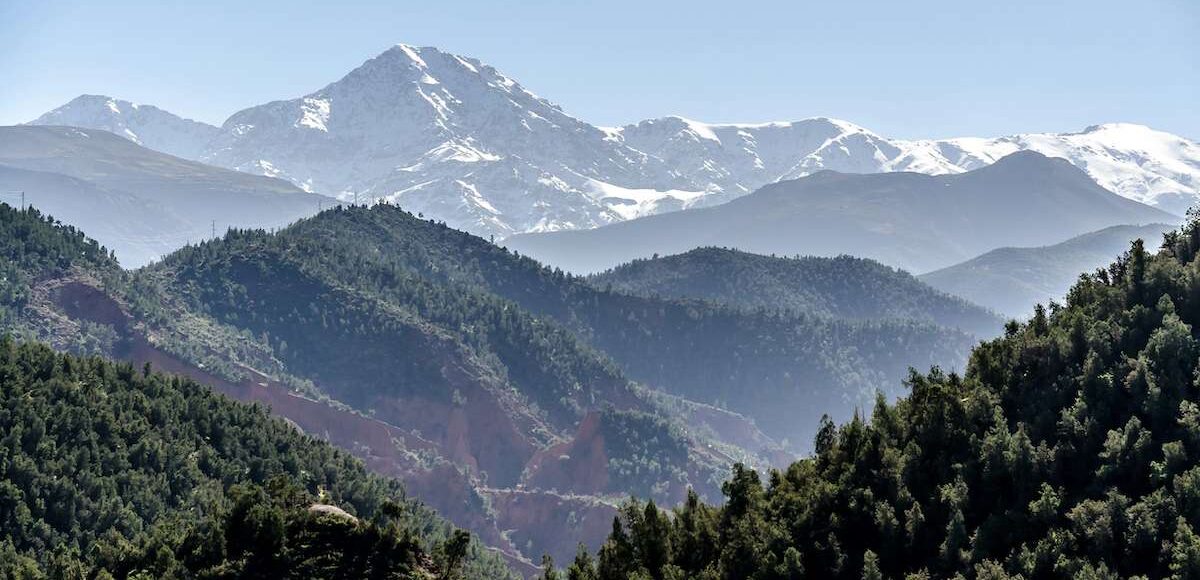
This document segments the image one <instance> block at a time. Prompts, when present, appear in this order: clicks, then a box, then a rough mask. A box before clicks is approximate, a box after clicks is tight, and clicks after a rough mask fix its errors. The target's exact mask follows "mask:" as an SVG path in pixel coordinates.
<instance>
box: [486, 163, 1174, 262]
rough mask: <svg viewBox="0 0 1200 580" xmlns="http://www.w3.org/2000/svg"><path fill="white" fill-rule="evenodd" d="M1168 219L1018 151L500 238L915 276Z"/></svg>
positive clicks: (546, 258) (535, 253)
mask: <svg viewBox="0 0 1200 580" xmlns="http://www.w3.org/2000/svg"><path fill="white" fill-rule="evenodd" d="M1175 219H1176V218H1175V217H1174V216H1172V215H1170V214H1167V213H1165V212H1163V211H1161V210H1158V209H1155V208H1152V207H1149V206H1147V205H1144V204H1141V203H1138V202H1135V201H1132V200H1129V199H1126V198H1123V197H1121V196H1118V195H1116V194H1114V193H1112V192H1110V191H1108V190H1106V189H1104V188H1103V187H1100V186H1099V185H1097V184H1096V183H1095V182H1094V181H1092V180H1091V179H1090V178H1089V177H1088V175H1087V174H1086V173H1084V172H1083V171H1081V170H1079V169H1078V168H1076V167H1074V166H1073V165H1071V164H1070V163H1068V162H1067V161H1065V160H1063V159H1051V158H1048V157H1046V156H1044V155H1041V154H1038V153H1034V152H1031V151H1026V152H1019V153H1014V154H1012V155H1009V156H1008V157H1005V158H1004V159H1001V160H1000V161H997V162H996V163H995V164H993V165H989V166H986V167H983V168H980V169H976V170H974V171H970V172H967V173H963V174H958V175H924V174H918V173H877V174H863V175H856V174H846V173H837V172H833V171H822V172H819V173H816V174H814V175H810V176H808V177H804V178H800V179H796V180H791V181H784V182H779V183H776V184H772V185H768V186H765V187H763V188H762V189H760V190H758V191H756V192H754V193H752V194H750V195H746V196H744V197H741V198H738V199H736V200H734V201H731V202H729V203H726V204H723V205H719V206H715V207H710V208H701V209H695V210H689V211H683V212H675V213H669V214H663V215H657V216H650V217H646V218H642V219H638V220H633V221H629V222H624V223H620V224H615V225H612V226H608V227H604V228H598V229H595V230H590V231H573V232H552V233H542V234H526V235H520V236H513V237H512V238H509V239H507V240H505V245H506V246H508V247H509V248H511V249H513V250H516V251H519V252H521V253H523V254H526V255H529V256H532V257H534V258H535V259H538V260H540V261H543V262H545V263H548V264H552V265H555V266H559V267H562V268H565V269H567V270H570V271H573V272H581V273H588V272H597V271H600V270H604V269H606V268H610V267H613V266H615V265H617V264H620V263H622V262H627V261H629V260H633V259H637V258H648V257H651V256H653V255H654V254H664V255H665V254H675V253H680V252H684V251H687V250H690V249H692V248H696V247H700V246H723V247H729V248H735V249H739V250H743V251H748V252H754V253H759V254H780V255H786V256H795V255H816V256H836V255H841V254H850V255H854V256H859V257H865V258H871V259H875V260H878V261H880V262H883V263H884V264H888V265H890V266H895V267H899V268H903V269H905V270H909V271H912V272H917V273H921V272H927V271H930V270H933V269H937V268H942V267H945V266H949V265H951V264H954V263H956V262H960V261H963V260H965V259H967V258H970V257H973V256H975V255H978V254H979V253H982V252H985V251H988V250H991V249H993V248H997V247H1001V246H1011V245H1029V246H1032V245H1044V244H1050V243H1055V242H1058V241H1061V240H1062V239H1064V238H1067V237H1070V236H1074V235H1078V234H1081V233H1085V232H1089V231H1094V230H1097V229H1100V228H1102V227H1107V226H1111V225H1115V224H1129V223H1134V224H1138V223H1153V222H1163V221H1174V220H1175Z"/></svg>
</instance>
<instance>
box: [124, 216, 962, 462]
mask: <svg viewBox="0 0 1200 580" xmlns="http://www.w3.org/2000/svg"><path fill="white" fill-rule="evenodd" d="M156 276H157V279H160V280H165V281H164V282H161V284H163V285H165V287H166V292H167V293H168V294H170V295H173V296H182V297H186V298H187V300H188V301H189V304H190V306H191V308H193V309H196V310H199V311H203V312H205V313H206V314H209V315H211V316H212V317H214V318H215V319H217V320H220V321H222V322H227V323H230V324H233V325H235V326H238V327H242V328H246V329H248V330H250V331H252V332H253V333H254V334H255V335H263V333H266V335H267V336H268V337H269V338H270V340H271V341H272V346H273V348H274V350H275V351H276V352H277V353H280V356H282V357H285V358H288V357H290V360H292V361H293V365H294V366H295V368H297V369H301V368H303V367H304V365H306V364H307V365H316V366H317V367H319V368H313V369H306V370H311V371H312V372H314V373H321V374H322V375H323V376H325V377H329V379H330V380H327V381H326V382H327V383H331V384H332V383H336V382H337V381H338V380H341V378H340V377H345V378H349V377H351V376H352V375H353V374H354V373H355V372H362V371H363V370H364V369H365V368H366V367H364V366H363V364H360V363H359V362H355V363H349V362H348V361H351V360H353V361H363V360H366V363H364V364H367V365H375V364H390V363H391V361H388V360H386V359H385V358H384V357H375V359H374V360H375V362H371V359H370V357H363V356H357V355H358V354H362V353H365V352H368V351H370V350H371V349H373V348H379V347H380V343H379V341H378V340H377V339H378V337H379V336H381V334H380V333H381V332H382V333H387V332H392V330H394V328H393V329H392V330H389V328H391V327H389V325H392V326H395V324H399V322H389V321H398V320H400V319H402V318H405V317H407V319H408V320H409V321H410V322H411V323H428V324H431V325H433V326H435V327H436V328H438V329H440V330H441V331H443V332H445V333H447V334H449V335H451V336H453V337H455V339H457V340H460V341H462V342H463V343H465V344H467V345H469V346H470V347H472V348H473V349H474V350H475V351H476V352H478V353H481V356H482V358H484V359H487V360H492V361H496V362H499V363H500V366H502V367H503V368H504V373H505V374H506V375H507V376H508V377H509V378H510V379H512V380H513V381H514V382H516V383H517V384H520V385H524V387H523V390H527V392H529V393H531V394H532V395H533V398H534V400H535V401H536V402H537V404H538V405H539V406H541V407H542V408H543V409H545V410H547V411H548V412H550V413H551V416H552V417H554V416H557V417H560V418H561V417H566V416H578V413H579V412H580V409H582V408H584V407H587V406H589V405H591V404H593V403H594V402H597V401H602V400H604V399H603V397H604V396H607V397H612V396H613V393H615V392H617V391H621V390H624V389H625V387H624V386H623V384H624V383H625V382H627V381H628V380H630V379H632V380H635V381H639V382H642V383H645V384H646V385H649V386H651V387H657V388H662V389H666V390H667V391H670V392H674V393H676V394H679V395H683V396H686V397H689V398H691V399H694V400H698V401H703V402H710V403H718V404H721V405H723V406H726V407H728V408H730V409H732V410H735V411H738V412H742V413H745V414H747V415H749V416H751V417H753V418H755V419H756V420H757V421H758V423H759V425H760V426H762V427H763V428H764V429H765V430H767V431H768V432H769V433H771V434H773V435H774V436H776V437H777V438H780V439H783V438H788V437H791V438H792V439H793V440H795V438H797V437H800V436H803V437H805V438H807V437H809V436H811V434H812V433H813V432H815V429H816V426H817V425H816V423H817V419H818V418H819V413H816V412H815V411H813V410H814V409H816V408H824V409H828V410H829V412H831V413H835V414H839V415H844V416H849V413H850V410H851V409H852V408H853V407H854V406H855V405H866V404H869V403H870V401H871V394H872V393H873V392H874V391H875V390H877V389H885V390H894V387H893V385H895V384H898V379H899V378H902V377H903V373H904V370H905V369H906V368H907V366H908V365H910V364H917V365H926V366H928V365H929V364H931V363H935V362H944V363H946V364H951V363H953V362H954V361H958V360H960V359H965V355H966V352H967V350H968V349H969V346H970V345H971V344H972V342H973V338H972V337H971V336H970V335H969V334H966V333H963V332H958V331H954V330H947V329H945V328H939V327H937V326H934V325H932V324H928V323H920V322H914V321H911V320H894V321H883V322H862V321H841V320H830V319H827V318H825V317H821V316H814V315H811V314H805V313H794V312H781V311H769V310H758V311H746V310H742V309H740V308H736V307H733V306H723V305H718V304H712V303H708V302H703V301H699V300H673V299H665V298H663V299H655V298H647V297H642V296H634V295H629V294H623V293H619V292H615V291H609V290H602V289H596V288H594V287H593V286H592V285H590V284H589V283H587V282H586V281H585V280H583V279H582V278H578V277H574V276H571V275H568V274H565V273H563V272H562V271H559V270H554V269H550V268H546V267H544V266H542V265H540V264H538V263H537V262H535V261H533V260H531V259H528V258H522V257H520V256H518V255H516V254H514V253H512V252H509V251H507V250H505V249H503V248H501V247H498V246H495V245H493V244H490V243H488V242H487V241H486V240H483V239H480V238H478V237H475V236H471V235H469V234H466V233H463V232H459V231H456V230H453V229H451V228H448V227H446V226H445V225H444V224H437V223H433V222H430V221H428V220H424V219H420V218H418V217H417V216H414V215H412V214H409V213H407V212H405V211H403V210H401V209H399V208H396V207H394V206H390V205H386V204H381V205H376V206H374V207H371V208H366V207H338V208H336V209H333V210H329V211H326V212H324V213H322V214H321V215H319V216H317V217H316V218H313V219H309V220H303V221H301V222H299V223H297V224H296V225H294V226H292V227H289V228H287V229H285V230H282V231H280V232H278V233H273V234H272V233H267V232H263V231H261V230H259V231H233V232H230V233H229V234H228V235H227V236H226V237H225V238H224V239H222V240H218V241H215V242H205V243H203V244H200V245H197V246H191V247H188V248H184V249H182V250H180V251H179V252H176V253H175V254H173V255H171V256H169V257H168V258H167V259H166V260H165V261H164V262H163V263H162V264H161V265H158V266H155V267H152V268H150V269H149V271H148V272H146V273H144V275H143V276H142V279H143V280H154V279H156ZM329 288H334V289H335V290H333V291H330V290H328V289H329ZM331 292H334V293H336V294H337V295H331ZM318 294H322V295H320V296H318ZM318 298H319V300H318ZM322 302H324V303H328V304H329V305H330V306H329V307H328V308H325V307H319V304H320V303H322ZM314 307H318V309H319V311H317V310H313V308H314ZM385 327H388V328H385ZM327 331H332V332H334V333H336V334H337V335H338V336H341V337H343V338H344V339H345V340H339V341H338V344H334V345H331V344H329V343H328V341H324V340H314V337H317V336H318V335H320V336H322V337H323V336H324V334H325V333H326V332H327ZM393 343H394V341H393ZM341 344H344V345H345V350H344V354H347V355H348V356H345V357H340V358H339V357H331V356H329V354H330V353H328V352H324V351H323V352H322V354H321V355H320V356H312V354H311V353H310V352H305V349H312V348H317V347H318V346H319V347H320V348H322V349H325V348H342V346H339V345H341ZM284 346H286V348H281V347H284ZM350 355H355V356H350ZM339 361H340V362H339ZM339 365H340V366H339ZM342 367H345V368H342ZM427 370H428V369H426V371H427ZM343 371H345V372H344V373H343ZM422 372H423V371H422V369H421V368H420V367H419V366H413V367H412V368H405V369H400V370H396V371H393V373H392V374H394V375H395V376H396V377H397V379H398V380H397V382H399V383H401V384H405V383H408V382H412V381H410V380H409V379H413V380H415V379H416V378H419V377H421V376H422V375H421V373H422ZM416 382H418V383H419V382H420V381H416ZM336 396H342V397H350V398H352V395H348V394H346V393H337V395H336ZM789 407H791V408H796V407H799V408H803V409H807V410H808V411H804V412H802V413H800V414H797V413H796V412H794V411H789V410H788V408H789Z"/></svg>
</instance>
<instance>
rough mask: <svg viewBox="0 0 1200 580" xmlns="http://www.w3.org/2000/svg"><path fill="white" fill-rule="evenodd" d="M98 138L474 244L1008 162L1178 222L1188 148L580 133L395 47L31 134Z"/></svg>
mask: <svg viewBox="0 0 1200 580" xmlns="http://www.w3.org/2000/svg"><path fill="white" fill-rule="evenodd" d="M33 123H34V124H55V125H58V124H69V125H76V126H80V127H85V128H97V129H104V130H109V131H112V132H114V133H116V134H119V135H122V136H125V137H127V138H129V139H131V140H134V141H135V142H138V143H140V144H143V145H145V146H147V147H151V148H157V149H160V150H162V151H164V152H167V153H171V154H175V155H180V156H184V157H187V158H190V159H193V160H198V161H203V162H205V163H210V164H215V165H218V166H221V167H226V168H231V169H237V170H241V171H246V172H250V173H256V174H261V175H268V176H273V177H279V178H282V179H286V180H288V181H291V182H292V183H293V184H294V185H296V186H297V187H300V188H303V189H306V190H310V191H314V192H318V193H322V194H326V195H329V196H335V197H339V198H341V199H343V200H346V201H349V200H353V199H355V198H356V197H357V199H359V200H360V201H367V200H387V201H390V202H393V203H397V204H399V205H401V206H402V207H405V208H407V209H410V210H412V211H414V212H416V213H421V214H423V215H426V216H429V217H433V218H435V219H438V220H442V221H446V222H447V223H448V224H449V225H451V226H453V227H456V228H459V229H464V230H467V231H471V232H473V233H476V234H479V235H483V236H496V237H501V238H503V237H506V236H510V235H513V234H516V233H522V232H541V231H557V230H574V229H588V228H593V227H598V226H603V225H606V224H611V223H616V222H620V221H624V220H628V219H634V218H637V217H641V216H646V215H653V214H658V213H663V212H667V211H675V210H679V209H684V208H693V207H705V206H711V205H715V204H718V203H722V202H725V201H729V200H731V199H734V198H737V197H739V196H742V195H745V194H748V193H750V192H751V191H754V190H756V189H758V188H760V187H762V186H765V185H768V184H771V183H775V182H778V181H781V180H791V179H796V178H800V177H804V176H807V175H811V174H813V173H816V172H819V171H822V170H834V171H839V172H843V173H877V172H893V171H911V172H919V173H928V174H957V173H963V172H966V171H970V170H974V169H978V168H980V167H983V166H985V165H988V164H991V163H993V162H995V161H996V160H998V159H1000V158H1001V157H1003V156H1005V155H1008V154H1011V153H1014V152H1016V151H1022V150H1031V151H1038V152H1041V153H1043V154H1045V155H1048V156H1053V157H1062V158H1064V159H1067V160H1069V161H1070V162H1071V163H1072V164H1074V165H1075V166H1077V167H1079V168H1081V169H1083V170H1084V171H1086V172H1087V173H1088V174H1089V175H1090V176H1091V177H1092V178H1093V179H1095V180H1096V181H1097V182H1099V183H1100V184H1101V185H1102V186H1104V187H1106V188H1108V189H1110V190H1111V191H1113V192H1115V193H1117V194H1119V195H1122V196H1124V197H1128V198H1130V199H1135V200H1138V201H1142V202H1145V203H1148V204H1151V205H1156V206H1158V207H1160V208H1162V209H1165V210H1166V211H1169V212H1172V213H1176V214H1182V213H1183V211H1184V210H1185V209H1186V208H1187V207H1188V206H1189V205H1190V204H1191V203H1193V202H1195V200H1196V199H1197V195H1198V193H1200V146H1197V145H1196V143H1194V142H1192V141H1189V140H1187V139H1184V138H1182V137H1179V136H1176V135H1172V134H1169V133H1165V132H1161V131H1155V130H1153V129H1150V128H1147V127H1143V126H1140V125H1132V124H1123V123H1111V124H1104V125H1096V126H1093V127H1088V128H1087V129H1085V130H1083V131H1080V132H1076V133H1060V134H1052V133H1037V134H1023V135H1011V136H1006V137H999V138H960V139H945V140H915V141H905V140H897V139H888V138H885V137H882V136H880V135H877V134H875V133H873V132H871V131H870V130H868V129H866V128H863V127H860V126H858V125H855V124H853V123H849V122H846V121H841V120H838V119H831V118H826V117H815V118H810V119H803V120H798V121H787V122H773V123H757V124H748V123H735V124H708V123H702V122H698V121H693V120H690V119H685V118H682V117H664V118H660V119H653V120H647V121H642V122H638V123H633V124H630V125H627V126H624V127H598V126H595V125H592V124H589V123H587V122H586V121H584V120H580V119H578V118H576V117H573V116H571V115H570V114H568V113H567V112H565V111H564V110H563V109H561V108H560V107H559V106H557V105H555V104H554V103H552V102H551V101H549V100H547V99H544V98H542V97H539V96H537V95H535V94H534V93H532V92H531V91H530V90H528V89H527V88H525V87H523V86H522V85H521V84H520V83H518V82H517V81H516V80H514V79H512V78H511V77H508V76H506V75H504V74H503V73H501V72H500V71H498V70H496V69H495V68H493V67H491V66H489V65H487V64H486V63H484V62H482V61H481V60H479V59H475V58H470V57H465V56H460V55H456V54H453V53H449V52H446V51H443V50H439V49H437V48H434V47H416V46H409V45H403V44H401V45H397V46H395V47H392V48H390V49H388V50H386V51H384V52H383V53H381V54H379V55H378V56H376V57H375V58H372V59H370V60H368V61H366V62H365V63H363V64H362V65H361V66H359V67H358V68H356V69H354V70H352V71H350V72H349V73H348V74H346V75H345V76H344V77H342V78H340V79H338V80H336V81H334V82H332V83H330V84H329V85H327V86H325V87H323V88H321V89H318V90H315V91H313V92H311V93H309V94H307V95H304V96H302V97H298V98H293V99H286V100H280V101H274V102H271V103H266V104H263V105H258V106H255V107H251V108H249V109H246V110H243V111H240V112H238V113H235V114H234V115H232V116H231V117H230V118H229V119H227V120H226V121H225V122H224V123H223V124H222V126H221V127H219V128H217V127H213V126H209V125H204V124H201V123H196V122H193V121H189V120H186V119H184V118H182V117H179V116H176V115H173V114H170V113H166V112H163V111H161V110H159V109H156V108H154V107H151V106H149V105H140V106H139V105H135V104H133V103H129V102H127V101H122V100H119V99H114V98H110V97H102V96H94V95H92V96H83V97H80V98H78V99H75V100H74V101H71V102H70V103H67V104H66V105H64V106H62V107H60V108H58V109H55V110H53V111H51V112H49V113H47V114H46V115H43V116H42V117H40V118H38V119H36V120H35V121H33Z"/></svg>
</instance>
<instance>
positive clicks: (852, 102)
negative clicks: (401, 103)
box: [0, 0, 1200, 138]
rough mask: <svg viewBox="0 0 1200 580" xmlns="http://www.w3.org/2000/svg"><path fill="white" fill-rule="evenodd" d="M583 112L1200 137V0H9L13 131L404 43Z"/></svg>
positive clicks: (209, 102)
mask: <svg viewBox="0 0 1200 580" xmlns="http://www.w3.org/2000/svg"><path fill="white" fill-rule="evenodd" d="M398 42H406V43H409V44H418V45H433V46H437V47H440V48H443V49H445V50H449V51H453V52H457V53H461V54H467V55H470V56H475V57H477V58H479V59H481V60H483V61H485V62H488V63H489V64H492V65H494V66H496V67H497V68H499V69H500V70H502V71H504V72H505V73H507V74H508V75H509V76H512V77H514V78H516V79H517V80H518V81H520V82H521V83H522V84H524V85H525V86H526V87H528V88H529V89H530V90H532V91H533V92H535V93H538V94H539V95H541V96H543V97H546V98H548V99H550V100H551V101H554V102H556V103H558V104H560V105H562V107H563V108H564V109H566V110H567V111H568V112H570V113H572V114H574V115H575V116H578V117H580V118H582V119H584V120H587V121H590V122H592V123H596V124H602V125H614V124H621V123H626V122H631V121H636V120H639V119H643V118H647V117H657V116H662V115H668V114H679V115H684V116H687V117H692V118H695V119H700V120H705V121H713V122H720V121H747V122H748V121H765V120H777V119H795V118H802V117H811V116H817V115H825V116H832V117H838V118H842V119H847V120H850V121H854V122H856V123H859V124H861V125H864V126H866V127H868V128H871V129H873V130H875V131H877V132H879V133H882V134H884V135H887V136H894V137H908V138H911V137H949V136H958V135H994V134H1004V133H1013V132H1025V131H1062V130H1073V129H1081V128H1083V127H1084V126H1086V125H1089V124H1093V123H1101V122H1109V121H1130V122H1138V123H1145V124H1148V125H1151V126H1153V127H1156V128H1160V129H1164V130H1167V131H1172V132H1176V133H1180V134H1183V135H1186V136H1189V137H1192V138H1200V111H1198V109H1200V107H1197V103H1198V102H1200V1H1197V0H1136V1H1135V0H1121V1H1115V0H1049V1H1037V0H988V1H986V2H974V1H971V0H951V1H945V0H903V1H902V0H890V1H864V0H820V1H816V2H813V1H807V0H791V1H780V2H776V1H755V0H724V1H709V0H691V1H655V0H632V1H629V0H605V1H603V2H598V1H573V0H557V1H551V0H512V1H507V2H505V1H499V2H498V1H495V0H451V1H443V0H425V1H423V2H410V1H364V2H351V1H343V2H336V1H330V0H322V1H318V2H312V1H307V0H288V1H276V0H270V1H253V0H234V1H229V0H205V1H203V2H201V1H174V0H158V1H149V0H145V1H133V0H105V1H96V0H91V1H81V0H75V1H70V0H0V124H11V123H16V122H23V121H27V120H30V119H32V118H33V117H36V116H37V115H39V114H40V113H42V112H44V111H46V110H48V109H50V108H53V107H55V106H58V105H60V104H62V103H63V102H66V101H67V100H69V99H71V98H73V97H74V96H76V95H78V94H81V93H100V94H108V95H112V96H117V97H120V98H125V99H130V100H133V101H137V102H143V103H150V104H155V105H158V106H160V107H163V108H165V109H167V110H170V111H172V112H175V113H177V114H181V115H183V116H186V117H192V118H196V119H200V120H203V121H208V122H210V123H220V122H221V121H223V120H224V119H225V117H227V116H228V115H229V114H231V113H233V112H235V111H237V110H239V109H241V108H244V107H247V106H251V105H255V104H260V103H263V102H266V101H270V100H275V99H282V98H290V97H295V96H299V95H302V94H304V93H307V92H310V91H313V90H315V89H318V88H320V87H321V86H323V85H324V84H326V83H328V82H330V81H333V80H336V79H337V78H339V77H340V76H341V75H343V74H344V73H346V72H347V71H349V70H350V69H351V68H353V67H355V66H357V65H358V64H360V63H361V62H362V61H364V60H366V59H367V58H369V57H371V56H373V55H375V54H376V53H379V52H381V51H383V50H385V49H386V48H388V47H389V46H391V45H393V44H395V43H398Z"/></svg>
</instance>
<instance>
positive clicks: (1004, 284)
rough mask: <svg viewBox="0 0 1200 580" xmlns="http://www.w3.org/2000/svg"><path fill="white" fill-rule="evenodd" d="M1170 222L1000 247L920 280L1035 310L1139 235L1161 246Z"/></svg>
mask: <svg viewBox="0 0 1200 580" xmlns="http://www.w3.org/2000/svg"><path fill="white" fill-rule="evenodd" d="M1173 229H1175V228H1174V226H1169V225H1166V224H1150V225H1146V226H1112V227H1108V228H1104V229H1102V230H1099V231H1095V232H1089V233H1086V234H1083V235H1080V236H1076V237H1074V238H1071V239H1069V240H1066V241H1064V242H1059V243H1057V244H1052V245H1047V246H1039V247H1033V248H1011V247H1010V248H997V249H995V250H992V251H990V252H987V253H986V254H983V255H981V256H977V257H975V258H971V259H970V260H967V261H965V262H962V263H960V264H955V265H953V266H949V267H947V268H942V269H940V270H937V271H934V272H929V273H927V274H923V275H921V276H920V279H921V281H923V282H925V283H927V284H929V285H930V286H933V287H934V288H938V289H939V290H943V291H945V292H948V293H950V294H954V295H956V296H961V297H963V298H966V299H968V300H970V301H972V302H974V303H976V304H981V305H983V306H986V307H988V308H991V309H993V310H995V311H996V312H1000V313H1003V314H1005V315H1007V316H1011V317H1016V318H1022V319H1023V318H1026V317H1028V316H1030V315H1031V314H1033V308H1034V305H1036V304H1039V303H1041V304H1046V303H1048V302H1049V301H1051V300H1058V301H1061V300H1062V299H1063V297H1064V296H1066V293H1067V290H1068V289H1069V288H1070V287H1071V285H1072V284H1074V283H1075V281H1076V280H1077V279H1078V278H1079V275H1080V274H1084V273H1091V272H1093V271H1094V270H1096V269H1097V268H1100V267H1102V266H1105V265H1107V264H1108V263H1109V262H1110V261H1111V260H1112V257H1113V256H1119V255H1121V253H1122V252H1124V251H1125V250H1128V249H1129V244H1130V243H1131V242H1132V241H1133V240H1136V239H1139V238H1140V239H1142V240H1144V241H1145V242H1146V247H1147V248H1154V247H1157V246H1158V244H1159V243H1160V242H1161V241H1162V237H1163V234H1164V233H1166V232H1168V231H1171V230H1173Z"/></svg>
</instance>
